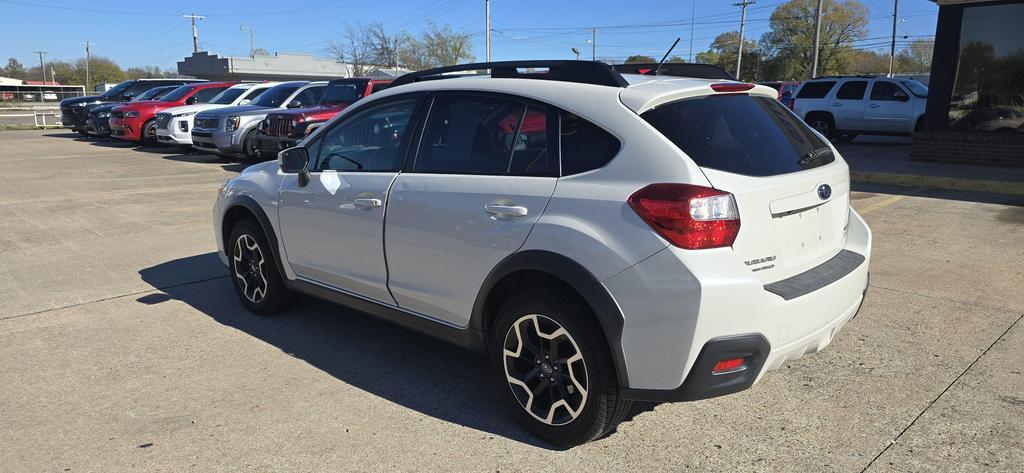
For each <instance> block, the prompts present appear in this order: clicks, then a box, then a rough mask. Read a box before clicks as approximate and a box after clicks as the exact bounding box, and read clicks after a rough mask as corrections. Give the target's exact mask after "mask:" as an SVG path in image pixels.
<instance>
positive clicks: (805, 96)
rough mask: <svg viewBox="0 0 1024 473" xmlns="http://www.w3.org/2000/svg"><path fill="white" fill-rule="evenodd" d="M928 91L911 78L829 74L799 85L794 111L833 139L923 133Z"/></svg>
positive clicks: (843, 139)
mask: <svg viewBox="0 0 1024 473" xmlns="http://www.w3.org/2000/svg"><path fill="white" fill-rule="evenodd" d="M927 102H928V87H926V86H925V85H924V84H922V83H920V82H918V81H916V80H912V79H900V78H887V77H875V76H826V77H818V78H815V79H811V80H809V81H807V82H804V83H803V84H802V85H801V86H800V90H798V91H797V93H796V98H795V99H794V101H793V111H794V112H795V113H796V114H797V115H798V116H800V118H802V119H803V120H804V121H806V122H807V123H808V124H809V125H811V127H813V128H814V129H815V130H818V132H819V133H821V134H822V135H824V136H826V137H828V138H830V139H833V138H834V139H838V140H842V141H848V140H852V139H853V138H855V137H856V136H857V135H858V134H871V135H909V134H910V133H912V132H915V131H920V130H921V125H922V121H923V116H924V109H925V105H926V104H927Z"/></svg>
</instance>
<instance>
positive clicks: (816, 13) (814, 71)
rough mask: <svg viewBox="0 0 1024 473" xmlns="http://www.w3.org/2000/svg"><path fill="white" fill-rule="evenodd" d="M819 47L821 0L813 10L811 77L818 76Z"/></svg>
mask: <svg viewBox="0 0 1024 473" xmlns="http://www.w3.org/2000/svg"><path fill="white" fill-rule="evenodd" d="M819 49H821V0H818V8H817V9H816V10H815V11H814V51H812V52H811V78H812V79H813V78H815V77H818V50H819Z"/></svg>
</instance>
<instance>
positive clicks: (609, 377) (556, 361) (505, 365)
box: [488, 289, 632, 448]
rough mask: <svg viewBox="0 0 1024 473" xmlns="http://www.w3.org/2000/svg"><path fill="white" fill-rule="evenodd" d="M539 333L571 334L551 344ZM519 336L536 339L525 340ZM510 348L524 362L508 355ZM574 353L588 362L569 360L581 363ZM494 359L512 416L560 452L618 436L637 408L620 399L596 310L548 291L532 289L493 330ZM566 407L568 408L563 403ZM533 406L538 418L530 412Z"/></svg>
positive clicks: (504, 312) (515, 300)
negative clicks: (621, 424)
mask: <svg viewBox="0 0 1024 473" xmlns="http://www.w3.org/2000/svg"><path fill="white" fill-rule="evenodd" d="M531 324H532V325H531ZM514 325H515V326H519V327H520V330H519V331H518V332H517V331H514V330H512V329H513V326H514ZM531 326H532V327H534V331H533V332H530V331H529V327H531ZM538 328H539V330H540V331H541V332H543V333H546V334H551V333H555V332H557V331H558V329H559V328H564V329H565V331H566V333H567V335H560V336H557V337H555V338H554V339H552V340H548V341H544V339H542V338H540V337H539V336H536V333H537V329H538ZM517 333H527V334H531V335H530V337H532V338H529V339H528V340H529V341H525V342H524V341H523V340H522V339H520V338H519V337H518V336H517V335H516V334H517ZM531 347H532V349H531ZM506 348H508V349H509V350H510V351H515V352H517V353H518V356H515V357H513V356H506V352H505V350H506ZM572 350H578V351H577V353H579V355H580V356H581V357H582V358H581V359H577V360H575V361H569V362H566V361H565V360H572V359H573V358H576V356H575V355H573V354H572V353H571V352H572ZM534 351H537V352H543V353H534ZM566 355H567V356H566ZM488 357H489V358H490V365H491V369H492V370H493V373H494V375H495V378H496V385H497V387H498V389H499V391H500V392H501V397H502V400H503V401H504V403H505V405H506V407H507V408H508V409H509V411H510V412H511V413H512V415H513V416H514V417H515V418H516V420H518V421H519V422H520V423H521V424H522V425H523V426H524V427H526V429H528V430H529V431H531V432H533V433H534V434H535V435H537V436H538V437H540V438H542V439H544V440H546V441H548V442H550V443H552V444H554V445H556V446H558V447H561V448H569V447H573V446H576V445H580V444H583V443H586V442H589V441H591V440H595V439H598V438H600V437H602V436H604V435H606V434H608V433H611V432H612V431H614V430H615V428H616V427H617V426H618V424H619V422H621V421H622V419H623V418H624V417H625V415H626V414H627V413H628V412H629V410H630V406H631V404H632V403H631V402H630V401H625V400H622V399H621V398H619V385H618V380H617V379H616V374H615V364H614V362H613V361H612V356H611V352H610V351H609V349H608V343H607V341H606V339H605V337H604V335H603V334H602V333H601V329H600V328H599V326H598V324H597V323H596V322H595V320H594V317H593V314H592V313H591V311H590V308H588V307H586V305H585V304H584V303H583V302H581V301H579V300H578V299H576V298H573V297H565V294H561V293H559V292H556V291H552V290H548V289H531V290H528V291H525V292H523V293H521V294H519V295H517V296H515V297H513V298H511V299H510V300H509V301H508V302H506V303H505V305H504V306H503V307H502V308H501V310H500V311H499V312H498V315H497V317H496V320H495V322H494V325H493V326H492V330H491V332H490V340H489V342H488ZM542 357H545V358H542ZM560 357H562V358H560ZM536 361H541V363H536ZM559 367H561V368H559ZM524 371H527V373H525V374H524V373H523V372H524ZM545 373H546V374H545ZM581 373H582V376H581V375H580V374H581ZM519 375H521V378H520V376H519ZM545 376H547V377H546V378H545ZM509 378H515V379H517V380H519V381H520V382H522V383H523V385H525V386H527V388H524V387H523V386H521V385H518V384H515V383H513V382H512V381H510V379H509ZM545 379H546V380H547V381H545ZM531 391H532V394H531V393H530V392H531ZM561 401H565V403H566V404H564V405H559V403H560V402H561ZM527 404H529V405H531V407H532V408H533V409H534V412H531V411H528V410H527V409H526V405H527ZM556 406H557V407H556ZM565 406H568V407H565ZM545 409H546V410H545ZM574 410H575V411H576V412H575V414H574V413H573V411H574ZM556 414H557V415H556ZM541 415H544V417H545V419H541V418H540V417H541ZM547 419H550V420H551V422H548V421H547Z"/></svg>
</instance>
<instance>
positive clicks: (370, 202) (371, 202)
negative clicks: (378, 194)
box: [352, 199, 384, 207]
mask: <svg viewBox="0 0 1024 473" xmlns="http://www.w3.org/2000/svg"><path fill="white" fill-rule="evenodd" d="M352 203H354V204H356V205H358V206H359V207H380V206H381V205H384V202H381V200H380V199H356V200H354V201H352Z"/></svg>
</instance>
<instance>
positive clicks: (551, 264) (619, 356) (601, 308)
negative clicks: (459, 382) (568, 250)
mask: <svg viewBox="0 0 1024 473" xmlns="http://www.w3.org/2000/svg"><path fill="white" fill-rule="evenodd" d="M520 270H537V271H543V272H545V273H548V274H550V275H552V276H555V277H557V278H559V279H561V280H562V281H565V282H566V283H567V284H568V285H569V286H570V287H572V288H573V289H574V290H576V292H578V293H579V294H580V295H581V296H583V299H584V300H585V301H586V302H587V304H589V305H590V308H591V310H593V311H594V316H595V317H596V318H597V321H598V323H600V324H601V329H602V331H603V332H604V335H605V338H606V339H607V342H608V349H609V351H610V352H611V354H612V360H613V361H614V362H615V372H616V375H617V376H618V380H619V385H620V387H621V388H625V387H627V386H629V378H628V375H627V372H626V362H625V355H624V354H623V352H622V327H623V324H624V319H623V317H622V311H621V310H620V309H619V306H618V304H616V303H615V299H613V298H612V296H611V294H609V293H608V291H607V290H606V289H605V288H604V286H603V285H602V284H601V282H600V281H598V279H597V278H596V277H594V275H593V274H591V273H590V271H588V270H587V269H586V268H584V267H583V266H582V265H580V264H579V263H577V262H576V261H574V260H572V259H570V258H568V257H566V256H563V255H560V254H558V253H553V252H550V251H544V250H526V251H520V252H517V253H513V254H511V255H509V256H507V257H505V259H503V260H502V261H501V262H499V263H498V264H497V265H496V266H495V267H494V269H492V270H491V272H490V274H488V275H487V277H486V278H485V279H484V282H483V284H482V285H481V286H480V291H479V292H478V293H477V296H476V300H475V301H474V303H473V313H472V315H471V316H470V320H469V325H470V327H471V328H473V329H475V330H477V331H479V333H481V334H483V336H484V337H485V338H484V340H485V343H484V345H485V346H486V337H487V330H488V328H489V327H486V326H485V324H487V323H488V321H487V320H485V318H486V314H485V310H484V309H485V305H486V302H487V297H488V296H489V295H490V293H491V290H492V289H494V287H495V286H496V285H497V284H498V282H499V281H501V280H502V279H503V278H504V277H505V276H508V275H509V274H512V273H514V272H516V271H520Z"/></svg>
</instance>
